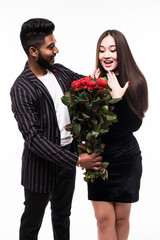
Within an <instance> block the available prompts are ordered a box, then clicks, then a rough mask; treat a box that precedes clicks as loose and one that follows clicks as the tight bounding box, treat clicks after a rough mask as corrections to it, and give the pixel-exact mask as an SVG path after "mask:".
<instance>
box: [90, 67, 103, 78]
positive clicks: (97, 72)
mask: <svg viewBox="0 0 160 240" xmlns="http://www.w3.org/2000/svg"><path fill="white" fill-rule="evenodd" d="M100 73H101V72H100V69H99V68H98V69H95V70H94V71H93V73H92V75H91V77H93V78H99V76H100Z"/></svg>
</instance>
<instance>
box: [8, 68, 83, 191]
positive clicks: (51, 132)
mask: <svg viewBox="0 0 160 240" xmlns="http://www.w3.org/2000/svg"><path fill="white" fill-rule="evenodd" d="M50 70H51V71H52V72H53V74H54V75H55V77H56V79H57V81H58V82H59V84H60V86H61V88H62V90H63V92H65V91H67V90H68V89H69V87H70V85H71V82H72V81H74V80H76V79H79V78H81V77H83V76H82V75H79V74H77V73H74V72H72V71H71V70H69V69H68V68H66V67H64V66H62V65H60V64H54V65H53V69H50ZM10 94H11V101H12V111H13V113H14V117H15V118H16V120H17V123H18V128H19V130H20V131H21V133H22V135H23V138H24V141H25V142H24V151H23V156H22V180H21V183H22V185H23V186H24V187H25V188H27V189H28V190H31V191H34V192H40V193H46V192H50V191H52V190H53V189H54V184H55V179H56V177H57V176H56V169H57V165H60V166H62V167H65V168H73V167H75V166H76V162H77V155H76V154H74V153H71V152H69V151H67V150H64V149H62V148H61V147H60V131H59V128H58V124H57V118H56V113H55V108H54V103H53V100H52V98H51V96H50V94H49V92H48V90H47V89H46V87H45V86H44V85H43V83H42V82H41V81H40V80H39V79H37V77H36V76H35V75H34V74H33V72H32V71H31V70H30V69H29V67H28V65H27V64H26V66H25V68H24V71H23V72H22V73H21V74H20V76H19V77H18V78H17V79H16V81H15V82H14V84H13V86H12V88H11V92H10Z"/></svg>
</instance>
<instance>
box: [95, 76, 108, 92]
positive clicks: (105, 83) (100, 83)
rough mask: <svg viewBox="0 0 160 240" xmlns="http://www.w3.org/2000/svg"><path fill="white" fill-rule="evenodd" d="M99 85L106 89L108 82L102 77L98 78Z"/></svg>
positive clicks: (100, 87)
mask: <svg viewBox="0 0 160 240" xmlns="http://www.w3.org/2000/svg"><path fill="white" fill-rule="evenodd" d="M97 85H98V88H99V89H104V88H105V87H106V86H107V82H106V81H105V80H103V79H101V78H97Z"/></svg>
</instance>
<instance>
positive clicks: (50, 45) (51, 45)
mask: <svg viewBox="0 0 160 240" xmlns="http://www.w3.org/2000/svg"><path fill="white" fill-rule="evenodd" d="M54 46H55V43H50V44H49V45H48V46H47V47H54Z"/></svg>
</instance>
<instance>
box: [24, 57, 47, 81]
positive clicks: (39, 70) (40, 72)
mask: <svg viewBox="0 0 160 240" xmlns="http://www.w3.org/2000/svg"><path fill="white" fill-rule="evenodd" d="M28 66H29V68H30V70H31V71H32V72H33V73H34V74H35V75H36V77H42V76H44V75H46V74H47V69H46V68H43V67H41V66H40V65H39V64H37V63H36V62H33V61H31V60H29V59H28Z"/></svg>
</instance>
